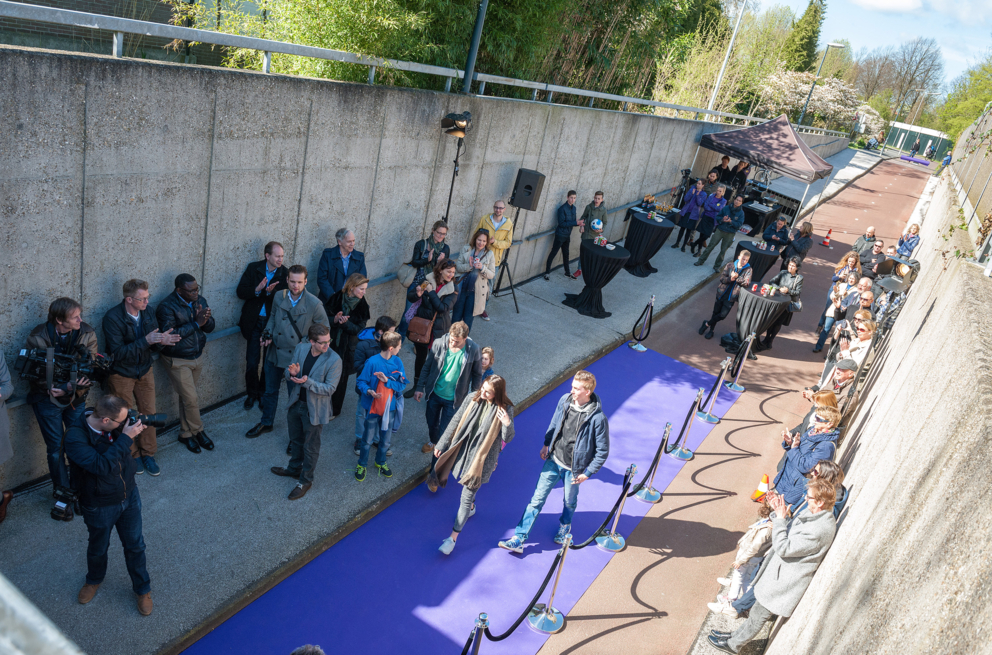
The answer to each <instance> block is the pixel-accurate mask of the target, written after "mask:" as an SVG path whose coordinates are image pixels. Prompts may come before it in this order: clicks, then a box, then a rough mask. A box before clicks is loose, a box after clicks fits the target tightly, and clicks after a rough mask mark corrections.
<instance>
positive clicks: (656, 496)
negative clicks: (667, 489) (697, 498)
mask: <svg viewBox="0 0 992 655" xmlns="http://www.w3.org/2000/svg"><path fill="white" fill-rule="evenodd" d="M671 434H672V424H671V423H666V424H665V436H664V437H662V438H661V448H662V450H664V449H665V448H666V447H667V446H668V437H669V435H671ZM657 473H658V466H657V465H656V466H655V467H654V470H653V471H651V479H650V480H648V485H647V486H646V487H641V488H640V489H638V490H637V493H636V494H634V497H635V498H637V500H639V501H641V502H643V503H648V504H651V505H654V504H656V503H660V502H661V492H660V491H658V490H657V489H655V488H654V476H655V475H656V474H657Z"/></svg>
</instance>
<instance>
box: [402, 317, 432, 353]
mask: <svg viewBox="0 0 992 655" xmlns="http://www.w3.org/2000/svg"><path fill="white" fill-rule="evenodd" d="M436 319H437V312H434V317H433V318H432V319H431V320H429V321H428V320H427V319H426V318H421V317H419V316H414V317H413V319H411V320H410V326H409V327H408V328H407V330H406V336H407V338H408V339H409V340H410V341H412V342H414V343H420V344H424V345H430V343H431V341H433V339H434V337H433V333H434V321H435V320H436Z"/></svg>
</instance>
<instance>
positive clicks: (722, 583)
mask: <svg viewBox="0 0 992 655" xmlns="http://www.w3.org/2000/svg"><path fill="white" fill-rule="evenodd" d="M716 583H717V584H718V585H720V586H721V587H729V586H730V578H717V579H716Z"/></svg>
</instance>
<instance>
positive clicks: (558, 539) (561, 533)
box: [555, 523, 572, 544]
mask: <svg viewBox="0 0 992 655" xmlns="http://www.w3.org/2000/svg"><path fill="white" fill-rule="evenodd" d="M571 531H572V524H571V523H569V524H567V525H562V524H561V523H559V524H558V534H556V535H555V543H556V544H562V543H564V541H565V537H566V536H567V535H568V533H569V532H571Z"/></svg>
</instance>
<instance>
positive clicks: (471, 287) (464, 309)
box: [451, 273, 478, 332]
mask: <svg viewBox="0 0 992 655" xmlns="http://www.w3.org/2000/svg"><path fill="white" fill-rule="evenodd" d="M477 277H478V273H469V274H468V275H466V276H465V277H464V278H463V279H462V283H461V287H460V289H459V291H458V300H456V301H455V307H454V308H453V309H452V310H451V322H452V323H456V322H458V321H465V325H467V326H468V329H469V331H470V332H471V330H472V321H474V320H475V316H473V312H474V311H475V280H476V278H477Z"/></svg>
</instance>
